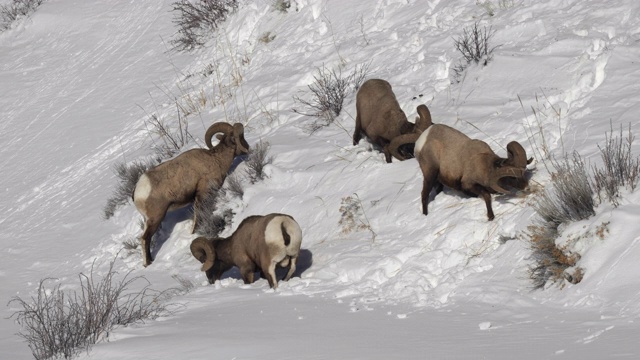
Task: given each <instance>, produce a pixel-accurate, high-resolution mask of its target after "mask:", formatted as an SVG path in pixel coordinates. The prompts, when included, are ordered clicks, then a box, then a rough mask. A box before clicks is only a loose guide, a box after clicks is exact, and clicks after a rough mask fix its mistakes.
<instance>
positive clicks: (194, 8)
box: [171, 0, 238, 51]
mask: <svg viewBox="0 0 640 360" xmlns="http://www.w3.org/2000/svg"><path fill="white" fill-rule="evenodd" d="M237 9H238V1H237V0H196V1H188V0H181V1H177V2H174V3H173V11H174V13H176V15H175V16H174V20H173V22H174V24H176V26H177V27H178V34H177V35H176V38H175V39H173V40H171V44H172V45H173V48H174V50H177V51H192V50H195V49H198V48H200V47H202V46H204V44H205V42H206V41H207V40H208V39H209V38H210V36H211V34H213V33H214V32H215V31H216V29H217V28H218V25H219V24H220V23H221V22H223V21H225V20H226V19H227V16H228V15H229V13H230V12H233V11H235V10H237Z"/></svg>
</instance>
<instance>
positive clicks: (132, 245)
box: [122, 238, 140, 251]
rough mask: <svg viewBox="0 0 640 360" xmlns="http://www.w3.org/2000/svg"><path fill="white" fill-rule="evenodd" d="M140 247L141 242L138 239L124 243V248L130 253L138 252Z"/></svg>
mask: <svg viewBox="0 0 640 360" xmlns="http://www.w3.org/2000/svg"><path fill="white" fill-rule="evenodd" d="M138 246H140V240H139V239H136V238H132V239H127V240H125V241H123V242H122V248H123V249H125V250H128V251H133V250H137V249H138Z"/></svg>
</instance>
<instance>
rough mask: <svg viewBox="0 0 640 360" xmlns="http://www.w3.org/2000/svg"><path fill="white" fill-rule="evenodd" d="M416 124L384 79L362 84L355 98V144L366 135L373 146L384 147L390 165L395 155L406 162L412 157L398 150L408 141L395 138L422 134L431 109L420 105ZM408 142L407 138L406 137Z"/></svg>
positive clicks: (428, 122) (371, 80)
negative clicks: (412, 121) (404, 110)
mask: <svg viewBox="0 0 640 360" xmlns="http://www.w3.org/2000/svg"><path fill="white" fill-rule="evenodd" d="M417 110H418V115H419V117H417V118H416V122H415V124H412V123H410V122H409V121H407V116H406V115H405V114H404V112H403V111H402V109H401V108H400V104H398V100H397V99H396V96H395V94H394V93H393V91H392V90H391V85H390V84H389V83H388V82H387V81H385V80H381V79H369V80H367V81H365V82H364V84H362V86H361V87H360V90H358V94H357V95H356V128H355V131H354V132H353V145H357V144H358V142H360V139H361V138H362V135H363V134H364V135H366V136H367V137H368V138H369V139H370V140H371V142H372V143H374V144H376V145H378V146H380V147H382V150H383V152H384V157H385V160H386V161H387V162H388V163H390V162H391V156H392V155H393V156H394V157H395V158H397V159H398V160H405V159H407V158H408V157H410V155H408V154H400V149H399V147H400V146H401V145H406V144H407V143H408V142H407V141H399V140H396V141H394V139H396V138H398V137H401V136H403V135H407V134H418V135H419V134H420V133H422V131H424V129H426V128H427V127H428V126H429V125H430V124H431V114H430V113H429V109H428V108H427V107H426V106H424V105H420V106H418V109H417ZM405 139H406V138H405Z"/></svg>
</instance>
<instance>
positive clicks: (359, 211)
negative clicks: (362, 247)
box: [338, 193, 377, 242]
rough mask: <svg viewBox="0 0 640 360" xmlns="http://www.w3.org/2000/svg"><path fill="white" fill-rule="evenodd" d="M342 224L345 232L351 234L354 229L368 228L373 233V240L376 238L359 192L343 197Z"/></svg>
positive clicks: (342, 230) (340, 223)
mask: <svg viewBox="0 0 640 360" xmlns="http://www.w3.org/2000/svg"><path fill="white" fill-rule="evenodd" d="M339 211H340V220H339V221H338V225H340V228H341V232H342V233H343V234H345V235H346V234H349V233H350V232H352V231H362V230H368V231H369V232H370V233H371V241H372V242H374V241H375V240H376V235H377V234H376V232H375V231H373V228H372V227H371V223H369V218H367V214H366V213H365V211H364V207H363V206H362V201H360V197H359V196H358V194H355V193H354V194H352V195H349V196H345V197H343V198H342V201H341V203H340V209H339Z"/></svg>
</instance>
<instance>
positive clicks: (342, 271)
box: [0, 0, 640, 359]
mask: <svg viewBox="0 0 640 360" xmlns="http://www.w3.org/2000/svg"><path fill="white" fill-rule="evenodd" d="M271 3H272V1H267V0H260V1H242V2H241V5H240V7H239V10H238V12H237V13H235V14H234V15H232V16H231V17H230V18H229V19H228V21H227V22H226V23H224V24H223V25H222V26H221V28H220V31H219V32H218V34H217V35H216V38H215V39H213V40H212V41H211V42H210V43H209V44H208V46H207V47H206V48H205V49H202V50H199V51H197V52H195V53H193V54H178V53H175V52H168V51H167V49H168V47H169V45H167V42H168V40H169V39H170V38H171V36H172V35H173V34H174V32H175V28H174V27H173V24H172V23H171V13H170V9H171V6H170V4H171V2H170V1H163V2H154V1H145V2H133V3H131V2H129V1H120V0H117V1H116V0H114V1H109V2H99V1H95V2H92V1H89V2H87V1H83V2H79V3H76V2H72V1H68V0H51V1H49V2H46V3H45V4H44V5H43V6H42V7H41V8H40V9H39V10H38V11H37V12H36V13H35V14H34V15H33V16H32V17H31V18H29V19H24V20H23V21H21V22H20V23H18V24H16V26H15V27H14V28H12V29H11V30H9V31H6V32H4V33H0V66H1V67H2V68H1V71H0V89H1V90H2V94H3V96H1V97H0V119H2V122H1V125H0V126H2V131H0V140H1V141H2V144H3V145H4V146H2V148H0V151H1V152H2V154H1V156H0V159H2V160H0V161H1V162H2V165H3V166H2V168H3V176H2V188H0V190H2V193H3V197H2V201H1V202H0V206H1V208H0V225H1V226H2V231H1V232H0V236H1V237H0V243H1V244H2V249H3V250H2V252H0V277H1V278H2V284H3V289H2V290H1V291H0V295H1V297H0V299H4V300H5V302H6V301H8V300H9V299H10V298H11V297H12V296H15V295H20V296H24V297H26V296H29V295H30V294H32V293H33V292H34V291H35V289H36V288H37V284H38V281H39V280H40V279H41V278H44V277H55V278H59V279H60V280H59V281H60V282H61V283H63V284H68V286H73V284H75V279H76V278H75V275H76V274H77V273H78V272H81V271H87V269H89V268H90V266H91V264H92V263H93V262H94V260H98V262H101V263H102V264H105V265H106V264H107V263H108V262H109V261H110V260H111V259H113V257H114V256H115V254H118V253H119V254H120V256H121V257H122V258H123V259H122V261H120V262H119V263H118V264H119V266H120V267H121V269H120V270H121V271H122V272H126V271H128V270H133V273H134V274H135V275H144V276H146V277H147V278H148V279H149V280H150V281H151V283H152V284H153V287H154V288H157V289H165V288H169V287H172V286H175V285H176V283H175V281H174V280H173V279H172V277H171V276H172V275H178V276H180V277H182V278H185V279H188V280H191V281H193V282H195V283H197V284H198V286H197V288H196V289H195V290H193V291H192V292H190V293H188V294H184V295H180V296H177V297H175V298H173V299H172V300H171V301H172V302H175V303H177V304H181V305H183V306H181V307H180V308H179V310H178V311H176V312H175V313H174V314H172V315H171V316H168V317H165V318H162V319H160V320H158V321H153V322H148V323H146V324H143V325H136V326H131V327H129V328H126V329H119V330H117V331H115V332H114V333H112V334H110V335H109V337H108V342H105V343H102V344H99V345H97V346H96V347H94V349H93V350H92V351H91V352H90V353H89V354H84V355H82V356H84V357H88V358H94V359H108V358H114V359H115V358H118V359H122V358H139V357H141V356H143V355H144V356H148V357H150V358H154V359H175V358H190V359H200V358H221V359H222V358H261V359H263V358H275V357H278V358H300V357H304V358H338V357H340V358H362V359H373V358H380V359H381V358H390V357H405V358H418V357H426V356H428V355H427V354H430V355H431V356H433V357H435V358H447V357H451V358H482V357H485V358H491V359H510V358H514V357H515V356H520V357H524V358H531V359H537V358H548V357H552V356H558V357H565V358H577V357H578V356H582V357H585V358H604V357H607V356H612V355H619V356H620V357H627V358H635V356H634V355H637V353H638V352H640V346H638V345H636V343H635V338H637V335H638V334H639V333H640V328H638V327H637V326H634V321H635V319H636V318H637V316H638V315H639V314H640V306H638V305H637V303H638V299H639V298H640V281H638V280H637V276H634V275H635V273H636V272H637V271H638V270H639V269H640V267H638V265H636V262H635V261H634V260H635V259H636V258H637V257H638V256H640V246H638V244H637V241H638V239H639V237H638V235H637V234H639V233H640V229H639V227H640V224H638V222H637V219H638V204H640V195H638V193H632V194H627V195H626V196H625V198H624V200H623V201H622V203H621V205H620V206H619V207H618V208H613V207H611V206H610V205H607V204H603V205H601V206H600V207H599V208H598V214H597V215H596V216H595V217H593V218H591V219H588V220H585V221H583V222H580V223H576V224H571V225H570V226H568V227H567V228H566V229H565V232H564V235H565V236H566V237H573V238H580V239H582V240H581V242H580V246H583V247H584V253H583V257H582V259H581V266H583V267H584V268H585V271H586V272H585V276H584V279H583V281H582V282H581V283H579V284H577V285H569V284H567V286H565V287H564V288H562V289H560V288H556V287H551V288H548V289H545V290H542V291H541V290H538V291H531V284H530V280H529V279H528V278H527V277H528V274H527V269H528V265H529V255H530V252H529V249H528V246H527V244H526V243H525V242H524V241H522V239H521V237H519V234H521V232H522V231H523V230H525V229H526V228H527V226H529V225H530V224H531V223H532V221H533V219H534V217H535V215H534V211H533V209H532V207H531V200H532V199H531V198H532V196H529V197H513V196H494V201H493V204H494V211H495V213H496V219H495V220H494V221H492V222H488V221H487V220H486V209H485V207H484V204H483V202H482V201H481V200H479V199H476V198H468V197H466V196H464V195H462V194H460V193H458V192H455V191H451V190H445V191H444V192H443V193H442V194H440V195H438V196H437V197H436V198H435V200H434V201H433V202H431V204H430V213H429V216H427V217H425V216H423V215H422V214H421V212H420V190H421V186H422V175H421V173H420V171H419V168H418V165H417V163H416V161H415V160H407V161H404V162H393V163H392V164H386V163H385V162H384V157H383V155H382V154H380V153H378V152H376V151H373V150H372V149H371V146H370V145H369V144H368V142H366V141H362V142H361V143H360V144H359V145H357V146H353V145H352V143H351V135H352V132H353V127H354V120H353V119H354V118H355V93H354V92H353V91H352V92H351V93H350V94H349V96H347V98H346V99H345V103H344V108H343V112H342V113H341V115H340V116H339V118H338V119H337V120H336V123H334V124H333V125H331V126H329V127H326V128H322V129H320V130H318V131H316V132H314V133H312V134H310V133H309V131H308V130H307V129H308V126H309V124H310V123H311V122H313V121H314V119H313V118H310V117H305V116H303V115H300V114H299V113H296V112H293V111H291V110H292V109H293V108H297V109H301V105H300V104H299V103H296V102H295V101H294V100H293V98H294V96H298V97H301V98H304V99H309V96H310V95H309V92H308V88H307V85H309V84H311V83H312V82H313V76H314V75H316V74H317V69H318V68H321V67H324V68H326V69H329V70H335V71H337V72H342V73H343V74H349V73H351V72H353V71H355V70H356V69H358V68H359V67H361V66H363V65H364V64H368V77H369V78H372V77H377V78H383V79H386V80H388V81H389V82H390V83H391V84H392V86H393V89H394V92H395V93H396V96H397V97H398V100H399V102H400V104H401V106H402V108H403V110H404V111H405V112H406V113H407V115H408V117H409V118H410V119H412V118H413V117H414V116H415V108H416V106H417V105H419V104H422V103H425V104H427V105H428V106H429V108H430V110H431V113H432V116H433V119H434V122H437V123H444V124H448V125H451V126H454V127H456V128H458V129H460V130H461V131H463V132H464V133H466V134H468V135H469V136H471V137H474V138H479V139H483V140H485V141H486V142H487V143H489V145H490V146H491V147H492V148H493V149H494V150H495V151H496V153H498V154H499V155H504V154H506V151H505V149H504V146H505V145H506V144H507V143H508V142H509V141H511V140H517V141H520V142H521V143H522V144H523V145H524V146H525V148H526V149H527V151H528V152H529V153H530V154H531V155H532V156H534V157H536V160H537V162H536V164H535V165H534V171H533V178H532V180H533V182H534V183H535V184H539V185H540V186H545V185H546V184H548V182H549V172H548V170H547V168H546V166H545V165H544V163H543V162H542V160H543V158H544V157H545V156H549V155H555V156H561V155H562V154H563V153H565V152H571V151H574V150H576V151H578V152H579V153H580V154H581V155H582V156H584V157H585V158H586V159H587V160H588V161H590V162H591V163H598V162H599V161H600V159H599V151H598V147H597V146H598V145H602V144H603V143H604V140H605V132H606V131H609V130H610V128H611V127H613V129H616V131H617V129H618V128H619V127H620V126H623V127H624V128H625V129H626V128H627V127H628V126H629V124H631V130H632V131H635V132H636V133H637V131H638V129H637V128H636V124H635V123H634V120H635V118H636V114H637V112H638V110H640V97H639V96H638V94H639V93H640V91H639V90H640V67H639V66H638V61H639V60H638V59H640V56H639V55H640V17H638V16H637V14H638V13H639V11H640V4H636V2H635V1H633V0H617V1H609V2H607V3H606V4H603V3H602V2H596V1H591V0H586V1H585V0H583V1H539V2H533V3H532V2H528V1H513V2H509V1H507V2H502V1H501V2H500V3H501V4H506V5H508V6H502V7H500V6H497V5H498V2H497V1H496V2H494V4H495V5H496V8H495V14H494V15H493V16H489V15H488V14H487V11H486V8H485V7H482V6H478V5H477V4H476V3H475V2H473V1H460V0H455V1H425V2H423V1H415V0H410V1H404V0H403V1H394V0H379V1H367V0H352V1H339V0H324V1H321V0H296V1H292V6H291V8H290V9H289V11H288V12H287V13H280V12H277V11H274V10H273V8H272V6H271ZM474 22H479V24H480V25H481V26H486V27H487V29H489V28H491V29H492V30H493V31H495V36H494V37H493V38H492V39H491V42H492V44H493V45H496V46H498V47H497V48H496V49H495V51H494V56H493V59H492V61H491V62H489V64H488V66H486V67H477V66H471V67H470V68H468V69H467V71H466V73H465V76H464V77H463V78H461V81H460V82H459V83H458V82H455V81H454V82H453V83H452V79H453V75H452V71H451V69H452V68H453V67H454V66H456V65H457V64H458V61H459V58H460V55H459V53H457V51H456V50H455V48H454V46H453V38H454V37H457V36H459V35H460V34H461V33H462V31H463V29H464V28H465V27H468V26H471V25H473V24H474ZM267 32H268V33H269V35H270V36H274V35H275V37H274V38H273V39H272V40H271V41H268V42H265V41H261V40H260V39H261V38H262V37H263V36H264V35H265V34H266V33H267ZM176 98H177V101H178V102H179V103H181V104H185V103H189V104H191V103H193V101H191V100H193V99H205V100H206V103H205V104H204V105H202V106H201V107H200V108H199V109H198V111H196V112H194V113H192V114H190V115H189V116H188V117H187V120H188V121H189V129H190V131H191V133H192V134H193V135H194V136H195V137H196V138H197V139H201V138H202V135H203V133H204V130H205V129H206V127H207V126H208V125H209V124H211V123H212V122H213V121H219V120H226V121H230V122H235V121H240V122H243V123H245V124H246V125H245V126H246V134H245V135H246V138H247V140H248V142H249V143H250V144H252V145H253V144H256V143H257V142H258V141H259V140H267V141H269V142H270V144H271V154H272V155H273V156H274V161H273V163H272V165H270V166H268V168H267V173H268V175H269V178H268V179H266V180H265V181H263V182H259V183H257V184H254V185H249V184H246V189H245V194H244V196H243V198H242V199H241V200H240V199H237V198H236V199H234V200H233V203H232V204H231V206H232V207H233V208H234V211H235V213H236V215H235V218H234V226H233V229H235V227H236V226H237V224H238V223H239V222H240V220H241V219H243V218H244V217H246V216H249V215H253V214H265V213H269V212H285V213H288V214H291V215H293V216H294V217H295V218H296V220H297V221H298V222H299V223H300V225H301V226H302V229H303V233H304V240H303V249H304V252H303V257H302V259H301V264H300V267H301V268H302V272H301V275H300V277H296V278H293V279H292V280H291V281H289V282H288V283H281V285H280V288H279V289H278V290H277V291H276V292H273V291H271V290H269V289H268V285H267V283H266V281H265V280H259V281H257V282H256V283H254V284H252V285H243V284H242V281H241V280H240V279H239V276H237V273H231V275H230V276H229V277H226V278H225V279H223V280H222V281H221V282H219V283H217V284H216V285H215V286H206V281H205V277H204V274H202V273H200V272H199V264H198V262H197V261H196V260H195V259H194V258H193V257H192V256H191V255H190V253H189V250H188V246H189V243H190V241H191V240H192V239H193V235H191V234H190V229H191V221H190V220H185V221H178V222H176V217H175V216H174V217H171V218H169V219H168V221H165V229H172V231H171V232H169V231H166V230H165V231H163V233H162V234H160V237H162V238H163V239H162V240H163V241H160V246H157V247H156V249H155V250H154V252H155V253H156V260H155V262H154V263H153V265H152V266H150V267H148V268H143V267H142V265H141V257H140V254H139V253H138V252H137V251H136V252H132V253H130V252H126V251H121V249H122V247H123V245H122V242H123V241H126V240H130V239H133V238H135V237H136V236H138V235H139V232H140V227H139V224H138V221H139V215H138V214H137V212H136V211H135V209H134V207H133V206H131V205H129V206H126V207H123V208H122V209H121V210H120V211H118V212H117V213H116V215H115V216H114V217H113V218H112V219H110V220H109V221H104V220H102V207H103V205H104V204H105V202H106V199H107V197H108V196H109V195H110V193H111V190H112V188H113V186H114V185H115V182H116V180H115V178H114V176H113V174H112V170H111V168H112V166H113V165H114V164H115V163H117V162H121V161H131V160H133V159H136V158H139V157H141V156H145V155H149V154H150V153H151V150H150V147H151V145H152V142H151V140H150V137H149V136H148V132H147V130H146V128H145V124H144V120H145V119H146V118H147V116H148V114H156V115H157V116H159V117H161V118H163V119H167V120H169V119H176V118H177V114H176V105H175V102H176ZM196 102H197V101H196ZM554 110H555V111H558V112H559V115H558V113H556V112H555V111H554ZM534 111H535V112H536V114H538V117H537V118H536V117H534V116H533V112H534ZM201 143H202V141H199V142H198V143H197V144H196V143H191V144H189V146H199V145H202V144H201ZM633 150H634V151H635V153H636V154H637V153H639V151H638V150H640V146H638V145H637V144H634V145H633ZM241 169H242V165H240V167H239V170H241ZM349 201H352V202H353V203H357V204H358V205H359V206H360V207H361V208H362V211H361V212H360V213H358V214H356V220H358V221H360V220H362V221H364V222H365V224H366V225H368V227H369V228H368V229H357V228H356V229H352V230H351V231H344V230H345V228H344V227H343V225H342V224H340V223H339V222H340V220H341V219H342V213H341V206H343V205H345V204H346V203H347V202H349ZM605 223H606V224H607V225H606V228H607V231H608V232H606V235H605V236H604V238H603V239H601V238H600V237H598V236H596V235H595V234H594V232H595V229H597V228H599V227H602V224H605ZM347 227H348V226H347ZM233 229H228V230H227V231H226V232H225V234H227V233H230V232H231V230H233ZM346 230H348V229H346ZM505 240H507V241H505ZM636 254H637V255H636ZM14 310H15V309H13V308H8V309H7V311H6V312H5V314H6V316H9V315H10V314H11V313H12V311H14ZM2 324H3V325H2V326H1V327H0V341H1V343H0V347H1V348H2V349H3V350H2V352H3V353H6V356H2V357H3V358H5V357H6V358H12V359H22V358H29V356H30V355H29V350H28V348H27V347H26V345H25V344H24V343H23V342H22V341H21V339H19V338H18V337H17V336H15V335H14V333H15V332H17V331H18V330H19V328H18V327H17V326H16V325H15V324H14V323H13V321H12V320H3V321H2ZM514 335H515V336H514Z"/></svg>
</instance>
